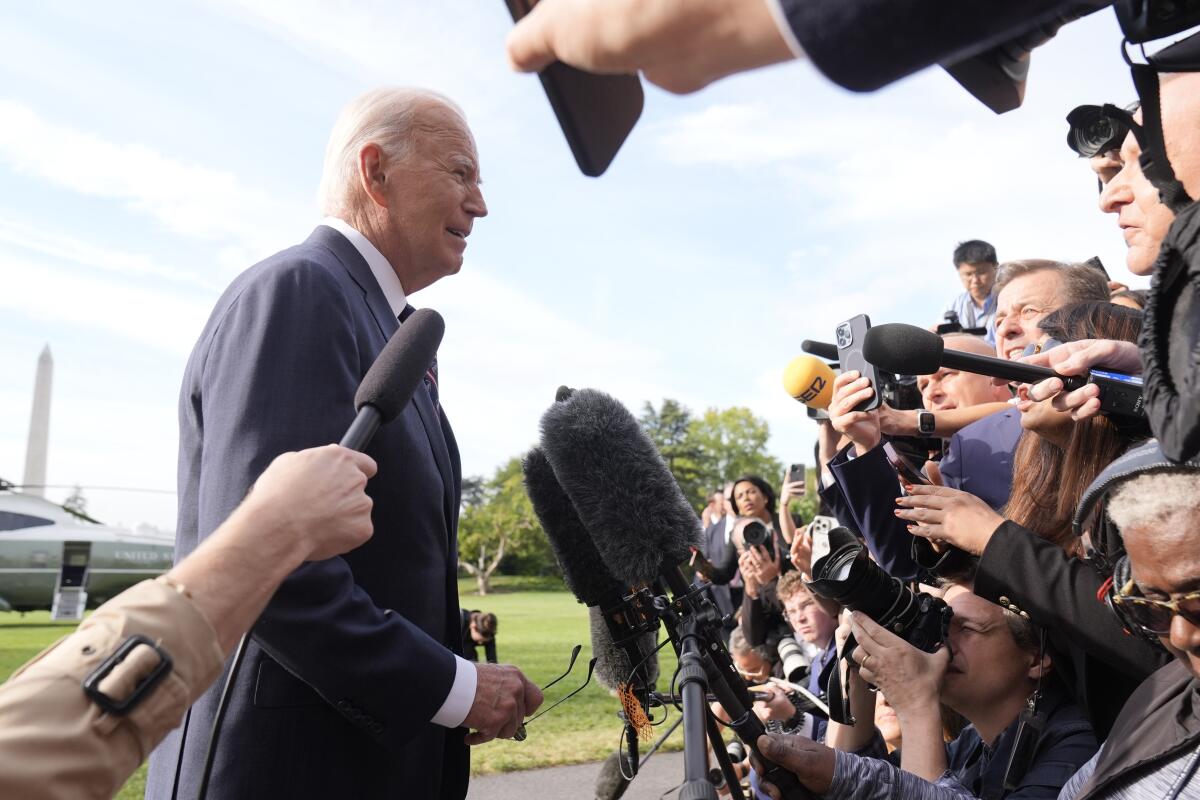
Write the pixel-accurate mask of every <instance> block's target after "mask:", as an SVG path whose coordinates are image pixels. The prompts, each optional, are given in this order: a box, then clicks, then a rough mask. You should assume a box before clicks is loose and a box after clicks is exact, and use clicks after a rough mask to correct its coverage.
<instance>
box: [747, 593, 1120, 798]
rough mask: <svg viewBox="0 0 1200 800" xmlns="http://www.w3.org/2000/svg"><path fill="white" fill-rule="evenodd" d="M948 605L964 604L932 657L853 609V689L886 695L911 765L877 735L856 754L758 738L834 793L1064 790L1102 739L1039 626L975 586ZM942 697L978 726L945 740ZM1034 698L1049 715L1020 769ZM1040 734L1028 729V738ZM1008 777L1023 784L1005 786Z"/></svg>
mask: <svg viewBox="0 0 1200 800" xmlns="http://www.w3.org/2000/svg"><path fill="white" fill-rule="evenodd" d="M946 602H947V603H949V604H950V606H951V607H952V608H953V609H954V617H953V619H952V622H951V625H950V633H949V640H948V642H947V647H944V648H942V649H940V650H938V651H937V652H935V653H932V654H931V653H926V652H924V651H921V650H918V649H917V648H915V647H913V646H912V645H910V644H908V643H907V642H905V641H904V640H903V639H901V638H899V637H898V636H896V635H894V634H892V633H890V632H889V631H887V630H886V629H884V628H883V627H881V626H879V625H877V624H876V623H875V622H873V621H872V620H871V619H870V618H869V617H867V616H866V615H865V614H862V613H860V612H855V613H854V614H853V615H852V616H851V628H852V632H853V634H854V637H855V639H856V640H857V642H858V646H857V647H856V648H855V649H854V651H853V661H854V664H855V665H856V666H857V668H858V672H859V678H858V679H857V683H856V684H855V685H854V686H852V688H851V692H852V693H853V692H854V691H855V689H856V688H857V689H858V690H859V691H860V692H862V691H866V684H868V683H869V684H872V685H875V686H878V687H879V689H880V690H881V691H882V692H883V693H884V694H886V695H887V697H888V701H889V702H890V703H891V704H892V706H893V707H894V708H895V709H896V715H897V717H898V718H899V720H900V728H901V731H902V735H903V739H904V747H903V748H902V749H901V751H900V753H901V767H902V768H897V767H895V766H893V765H892V764H891V763H889V762H887V761H886V760H883V758H884V756H885V755H886V753H885V751H884V748H883V745H882V741H881V740H880V739H878V738H877V737H876V738H875V739H874V740H873V741H872V743H871V745H869V746H868V747H867V748H865V749H864V750H863V751H860V754H851V753H844V752H840V751H833V750H831V749H829V748H826V747H825V746H823V745H818V744H816V743H814V742H811V741H807V740H805V739H803V738H802V737H795V736H775V735H772V736H768V737H765V738H764V739H760V740H759V746H760V747H762V748H763V755H764V756H766V757H767V758H770V759H771V760H772V761H774V762H776V763H777V764H780V765H782V766H784V767H786V768H787V769H789V770H791V771H792V772H794V773H796V775H797V776H798V777H799V778H800V780H801V782H803V783H804V784H805V785H806V786H807V787H808V788H809V789H810V790H812V791H814V792H817V793H819V794H821V795H823V796H824V797H825V798H827V800H851V798H869V797H881V796H889V797H904V798H906V800H907V799H908V798H916V799H919V800H926V799H928V800H933V799H934V798H938V799H939V800H940V799H941V798H945V799H946V800H950V799H951V798H953V799H954V800H966V798H989V800H990V798H1011V799H1012V800H1034V798H1037V799H1038V800H1051V798H1055V797H1057V796H1058V792H1059V790H1060V789H1061V787H1062V785H1063V784H1064V783H1065V782H1066V781H1067V779H1068V778H1069V777H1070V775H1071V773H1072V772H1073V771H1074V770H1075V769H1077V768H1078V767H1079V766H1080V765H1082V764H1084V763H1085V762H1087V760H1088V759H1089V758H1091V756H1092V755H1093V754H1094V753H1095V752H1096V749H1097V743H1096V739H1095V736H1094V735H1093V734H1092V731H1091V728H1090V727H1089V726H1088V724H1087V722H1086V720H1085V719H1084V718H1083V715H1082V713H1081V712H1080V711H1079V709H1078V708H1076V707H1075V706H1074V705H1073V704H1072V703H1071V702H1070V700H1069V699H1068V698H1067V696H1066V695H1065V693H1063V692H1062V691H1060V690H1059V688H1058V687H1057V686H1056V685H1055V683H1054V681H1053V679H1052V677H1051V676H1052V673H1051V663H1050V659H1049V658H1048V657H1046V656H1045V654H1044V653H1042V652H1040V648H1039V643H1038V642H1039V638H1038V635H1037V632H1036V631H1035V630H1034V628H1033V626H1032V625H1030V624H1029V622H1028V621H1026V620H1024V619H1022V618H1021V617H1018V616H1017V615H1015V614H1013V613H1011V612H1009V611H1006V610H1004V609H1002V608H1000V607H999V606H996V605H993V604H992V603H988V602H987V601H985V600H983V599H982V598H980V597H977V596H975V595H974V594H972V593H971V592H970V590H969V589H967V588H965V587H961V586H958V587H953V588H952V589H951V590H950V591H948V592H947V593H946ZM939 701H940V702H942V703H945V704H946V705H947V706H949V707H950V708H952V709H954V710H955V711H958V712H959V713H961V714H962V715H963V716H964V717H965V718H966V719H967V720H968V721H969V722H970V723H971V724H970V725H969V726H968V727H967V728H965V729H964V730H963V731H962V733H960V734H959V736H958V737H957V738H956V739H955V740H954V741H953V742H951V743H949V744H946V743H945V742H944V740H943V738H942V718H941V713H940V710H939V706H938V703H939ZM1031 703H1032V704H1033V705H1035V706H1036V709H1037V713H1038V714H1042V715H1044V717H1045V719H1044V724H1043V726H1042V729H1041V733H1040V736H1038V738H1037V740H1036V747H1034V748H1033V749H1032V752H1031V753H1030V755H1029V757H1028V758H1026V759H1024V760H1023V761H1024V763H1022V759H1017V763H1016V764H1015V765H1014V766H1013V767H1010V766H1009V756H1010V754H1011V753H1012V752H1013V749H1014V745H1015V743H1016V739H1017V737H1018V730H1019V729H1020V728H1021V727H1022V726H1021V717H1022V713H1021V712H1022V710H1023V709H1025V708H1026V706H1027V704H1031ZM1030 733H1032V731H1031V730H1029V729H1028V728H1027V729H1026V731H1025V735H1029V734H1030ZM1006 781H1007V782H1008V784H1009V785H1011V786H1013V787H1014V788H1013V789H1011V790H1009V789H1006V788H1005V783H1006ZM773 796H777V795H773Z"/></svg>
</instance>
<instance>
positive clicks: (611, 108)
mask: <svg viewBox="0 0 1200 800" xmlns="http://www.w3.org/2000/svg"><path fill="white" fill-rule="evenodd" d="M505 4H506V5H507V6H508V11H509V13H510V14H512V18H513V22H519V21H520V20H521V18H522V17H524V16H525V15H526V14H528V13H529V11H530V9H532V8H533V7H534V6H535V5H537V0H505ZM538 78H540V79H541V81H542V88H543V89H545V91H546V97H547V98H549V100H550V107H551V108H552V109H554V116H556V117H558V125H559V127H560V128H562V132H563V135H564V136H566V137H567V144H568V145H570V146H571V153H572V154H573V155H574V156H575V163H576V164H578V165H579V169H580V171H581V172H583V174H584V175H587V176H588V177H590V178H597V177H599V176H600V175H603V174H604V171H605V170H606V169H608V165H609V164H611V163H612V160H613V159H614V158H615V157H616V155H617V151H618V150H620V149H621V145H622V144H624V143H625V139H626V138H627V137H628V136H629V132H630V131H632V130H633V126H634V125H635V124H636V123H637V121H638V118H639V117H640V116H641V115H642V106H643V104H644V103H645V95H644V94H643V93H642V82H641V80H639V79H638V77H637V76H636V75H594V74H592V73H590V72H584V71H583V70H579V69H575V68H574V67H570V66H567V65H566V64H564V63H562V62H561V61H555V62H554V63H553V64H551V65H550V66H548V67H546V68H545V69H543V70H542V71H541V72H539V73H538Z"/></svg>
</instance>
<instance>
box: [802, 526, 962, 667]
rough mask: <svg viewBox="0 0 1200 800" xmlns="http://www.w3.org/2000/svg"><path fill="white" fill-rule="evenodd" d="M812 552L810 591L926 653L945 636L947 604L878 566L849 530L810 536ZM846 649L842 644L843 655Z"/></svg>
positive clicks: (836, 529) (947, 626)
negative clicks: (910, 587)
mask: <svg viewBox="0 0 1200 800" xmlns="http://www.w3.org/2000/svg"><path fill="white" fill-rule="evenodd" d="M813 556H814V557H815V560H814V561H813V564H812V571H813V580H812V581H811V582H810V583H809V584H808V587H809V589H811V590H812V591H813V592H815V593H816V594H818V595H820V596H821V597H824V598H827V599H829V600H834V601H836V602H838V603H840V604H841V605H843V606H845V607H846V608H849V609H851V610H852V611H861V612H863V613H864V614H866V615H867V616H868V617H870V618H871V619H873V620H875V622H877V623H879V624H880V625H882V626H883V627H885V628H887V629H888V630H890V631H891V632H892V633H894V634H896V635H897V636H899V637H900V638H902V639H904V640H905V641H906V642H908V643H909V644H911V645H912V646H913V647H916V648H918V649H920V650H924V651H925V652H927V653H932V652H933V651H934V650H936V649H937V648H938V646H940V645H941V644H942V643H943V642H945V641H946V635H947V634H948V633H949V631H950V618H951V617H952V616H953V614H954V612H953V610H952V609H951V608H950V607H949V606H948V605H946V602H945V601H944V600H942V599H941V598H939V597H934V596H932V595H929V594H926V593H925V592H914V591H912V590H911V589H909V588H908V587H907V586H905V585H904V583H903V582H902V581H901V580H900V579H899V578H893V577H892V576H891V575H889V574H887V573H886V572H884V571H883V570H882V569H880V567H879V565H878V564H876V563H875V562H874V561H872V560H871V559H870V557H869V555H868V553H867V548H866V547H865V546H864V545H863V544H862V543H861V542H859V541H858V539H857V538H856V537H855V536H854V534H852V533H850V531H848V530H846V529H845V528H834V529H833V530H832V531H830V532H829V533H828V534H825V536H824V541H820V540H818V539H817V538H816V537H814V540H813ZM850 650H851V648H850V647H849V645H847V649H846V654H845V655H846V656H847V657H848V656H849V653H850Z"/></svg>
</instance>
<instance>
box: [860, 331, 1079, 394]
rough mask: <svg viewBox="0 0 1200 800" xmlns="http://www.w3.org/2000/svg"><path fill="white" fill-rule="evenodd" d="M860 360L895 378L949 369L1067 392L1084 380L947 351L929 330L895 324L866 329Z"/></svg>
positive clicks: (1027, 366) (1044, 369)
mask: <svg viewBox="0 0 1200 800" xmlns="http://www.w3.org/2000/svg"><path fill="white" fill-rule="evenodd" d="M863 357H864V358H866V359H867V361H869V362H870V363H872V364H874V365H875V366H877V367H879V368H880V369H885V370H887V371H888V372H895V373H897V374H899V375H932V374H933V373H935V372H937V371H938V370H939V369H940V368H942V367H949V368H951V369H959V370H962V371H963V372H972V373H974V374H976V375H987V376H989V377H992V378H1001V379H1003V380H1006V381H1018V382H1020V383H1037V382H1038V381H1044V380H1046V379H1047V378H1059V379H1060V380H1062V382H1063V385H1064V386H1065V387H1066V389H1067V390H1068V391H1069V390H1072V389H1078V388H1079V387H1080V386H1083V385H1084V384H1085V383H1087V380H1086V379H1085V378H1079V377H1070V378H1068V377H1066V376H1065V375H1059V374H1058V373H1057V372H1055V371H1054V370H1052V369H1050V368H1048V367H1039V366H1035V365H1033V364H1022V363H1020V362H1017V361H1008V360H1006V359H1003V358H996V357H994V356H981V355H977V354H975V353H965V352H963V351H961V350H947V349H946V341H945V340H944V339H943V338H942V337H941V336H938V335H937V334H936V333H934V332H933V331H927V330H925V329H924V328H918V327H916V326H915V325H903V324H901V323H898V322H891V323H888V324H886V325H876V326H875V327H873V328H871V329H870V330H868V331H867V337H866V339H864V340H863Z"/></svg>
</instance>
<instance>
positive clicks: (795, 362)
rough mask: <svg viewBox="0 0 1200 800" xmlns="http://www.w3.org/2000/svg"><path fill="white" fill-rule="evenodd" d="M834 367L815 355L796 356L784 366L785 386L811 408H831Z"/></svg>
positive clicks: (789, 392)
mask: <svg viewBox="0 0 1200 800" xmlns="http://www.w3.org/2000/svg"><path fill="white" fill-rule="evenodd" d="M834 377H835V376H834V372H833V369H831V368H830V366H829V365H828V364H826V363H825V362H824V361H822V360H821V359H819V358H816V357H815V356H796V357H795V358H793V359H792V360H791V362H789V363H788V365H787V366H786V367H784V368H783V388H784V389H785V390H786V391H787V393H788V394H790V395H791V396H792V397H794V398H795V399H797V400H799V401H800V402H801V403H803V404H804V405H806V406H808V407H809V408H829V401H830V400H832V399H833V379H834Z"/></svg>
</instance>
